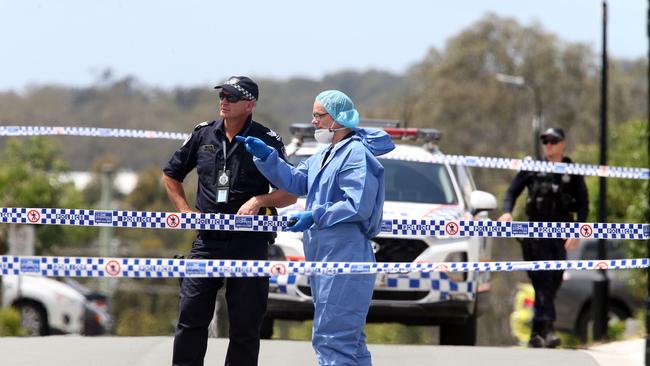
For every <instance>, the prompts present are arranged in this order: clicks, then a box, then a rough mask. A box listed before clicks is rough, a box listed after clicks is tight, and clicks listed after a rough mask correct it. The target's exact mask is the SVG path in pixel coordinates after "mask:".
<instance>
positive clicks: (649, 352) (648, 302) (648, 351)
mask: <svg viewBox="0 0 650 366" xmlns="http://www.w3.org/2000/svg"><path fill="white" fill-rule="evenodd" d="M646 27H647V29H646V32H647V34H646V35H647V36H648V59H647V60H646V62H647V65H648V70H647V74H648V75H647V76H648V84H647V88H648V89H647V91H646V93H647V98H648V105H647V108H648V115H647V118H648V123H647V124H646V133H647V137H648V141H647V142H648V166H650V0H648V12H647V14H646ZM647 193H648V196H649V197H650V185H648V192H647ZM645 215H646V216H645V217H646V222H650V209H648V210H646V213H645ZM646 253H647V256H648V258H650V239H649V240H648V241H647V242H646ZM646 273H647V278H646V298H645V329H646V331H645V365H646V366H650V271H647V270H646Z"/></svg>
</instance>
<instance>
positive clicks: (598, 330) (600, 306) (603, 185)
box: [593, 0, 609, 340]
mask: <svg viewBox="0 0 650 366" xmlns="http://www.w3.org/2000/svg"><path fill="white" fill-rule="evenodd" d="M602 57H603V58H602V70H601V71H602V73H601V79H600V80H601V81H600V82H601V88H600V165H607V1H605V0H603V55H602ZM599 183H600V185H599V202H598V221H600V222H607V180H606V179H605V178H604V177H601V178H600V179H599ZM605 244H606V242H605V240H604V239H600V240H598V258H600V259H607V247H606V245H605ZM599 272H600V279H598V280H596V281H594V292H593V304H594V306H593V315H594V333H593V334H594V340H602V339H604V338H606V337H607V320H608V319H607V313H608V302H609V279H608V278H607V272H606V270H604V269H601V270H599Z"/></svg>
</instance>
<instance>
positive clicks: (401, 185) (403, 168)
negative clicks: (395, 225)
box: [289, 155, 458, 205]
mask: <svg viewBox="0 0 650 366" xmlns="http://www.w3.org/2000/svg"><path fill="white" fill-rule="evenodd" d="M307 157H308V156H305V155H301V156H297V155H292V156H289V162H290V163H291V164H293V166H297V165H298V163H300V162H301V161H302V160H304V159H306V158H307ZM380 161H381V164H382V165H383V166H384V185H385V188H386V201H397V202H413V203H428V204H431V203H435V204H447V205H452V204H458V199H457V197H456V194H455V192H454V189H453V185H452V183H451V179H450V177H449V173H448V172H447V169H445V167H444V165H441V164H432V163H422V162H417V161H405V160H394V159H380Z"/></svg>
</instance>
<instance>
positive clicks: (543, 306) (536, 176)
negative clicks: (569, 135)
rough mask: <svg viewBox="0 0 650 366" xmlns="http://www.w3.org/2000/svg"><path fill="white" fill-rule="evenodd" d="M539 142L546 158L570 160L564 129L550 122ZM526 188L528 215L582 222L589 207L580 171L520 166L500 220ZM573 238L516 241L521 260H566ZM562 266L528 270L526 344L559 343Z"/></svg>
mask: <svg viewBox="0 0 650 366" xmlns="http://www.w3.org/2000/svg"><path fill="white" fill-rule="evenodd" d="M540 138H541V140H542V143H543V144H544V156H545V160H546V161H550V162H556V163H559V162H564V163H571V159H569V158H568V157H565V156H564V147H565V141H564V131H563V130H562V129H560V128H549V129H548V130H546V131H544V133H542V135H541V136H540ZM524 188H527V189H528V199H527V200H526V215H527V216H528V220H529V221H552V222H573V221H575V219H576V218H575V217H574V214H577V221H578V222H585V221H586V220H587V214H588V212H589V202H588V195H587V186H586V185H585V180H584V178H583V177H582V176H578V175H568V174H552V173H540V172H528V171H520V172H519V173H517V175H516V176H515V178H514V180H513V181H512V183H511V184H510V187H509V188H508V191H507V192H506V196H505V199H504V201H503V211H504V214H503V215H502V216H501V217H500V218H499V221H512V214H511V212H512V210H513V208H514V206H515V201H516V200H517V197H519V195H520V194H521V192H522V191H523V189H524ZM577 245H578V239H577V238H570V239H532V238H530V239H524V240H522V241H521V247H522V253H523V258H524V260H526V261H540V260H565V259H566V250H567V249H569V250H572V249H575V248H576V247H577ZM562 272H563V271H528V277H529V278H530V280H531V282H532V284H533V287H534V288H535V307H534V311H535V314H534V316H533V329H532V332H531V336H530V341H529V342H528V346H529V347H535V348H539V347H548V348H554V347H557V346H558V345H560V339H559V338H558V337H557V335H555V332H554V329H553V322H554V321H555V305H554V303H553V302H554V300H555V295H556V294H557V291H558V290H559V288H560V286H561V285H562Z"/></svg>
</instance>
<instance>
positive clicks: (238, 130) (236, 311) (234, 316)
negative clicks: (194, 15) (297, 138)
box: [163, 76, 296, 366]
mask: <svg viewBox="0 0 650 366" xmlns="http://www.w3.org/2000/svg"><path fill="white" fill-rule="evenodd" d="M215 89H221V91H220V93H219V99H220V100H221V103H220V108H219V114H220V117H221V118H222V119H221V120H217V121H209V122H203V123H200V124H199V125H197V126H196V128H195V129H194V132H192V134H191V136H190V137H189V138H188V139H187V140H186V141H185V142H184V143H183V145H182V146H181V147H180V148H179V149H178V150H177V151H176V152H175V153H174V155H173V156H172V157H171V159H170V160H169V162H168V163H167V166H165V168H164V169H163V172H164V174H163V181H164V183H165V186H166V188H167V194H168V195H169V198H170V199H171V200H172V202H173V203H174V205H175V206H176V208H177V210H178V211H179V212H193V211H198V212H206V213H208V212H209V213H225V214H238V215H257V214H259V213H261V212H264V211H265V208H269V207H284V206H287V205H289V204H292V203H295V202H296V197H294V196H291V195H289V194H288V193H286V192H284V191H282V190H274V191H272V192H271V193H269V191H270V184H269V181H268V180H267V179H266V178H265V177H264V175H262V174H261V173H260V172H259V171H258V170H257V168H256V167H255V164H254V163H253V159H252V155H251V154H248V153H247V152H246V150H245V147H244V146H243V144H240V143H238V142H237V140H236V139H235V138H234V137H235V136H236V135H239V136H254V137H257V138H259V139H261V140H262V141H264V142H265V143H267V144H268V145H270V146H272V147H273V148H275V149H276V150H277V151H278V153H279V154H280V156H281V157H282V158H285V152H284V145H283V144H282V140H281V138H280V136H279V135H277V134H276V133H275V132H273V131H271V130H270V129H268V128H266V127H264V126H262V125H261V124H259V123H257V122H255V121H253V119H252V112H253V109H254V108H255V105H256V102H257V99H258V97H259V90H258V86H257V84H256V83H255V82H254V81H253V80H251V79H250V78H248V77H245V76H233V77H231V78H229V79H228V80H227V81H226V82H225V83H223V84H221V85H217V86H216V87H215ZM195 167H196V169H197V173H198V177H199V182H198V190H197V195H196V210H192V209H191V208H190V206H189V204H188V203H187V199H186V197H185V192H184V190H183V185H182V182H183V179H185V176H186V175H187V174H188V173H189V172H190V171H191V170H192V169H194V168H195ZM270 242H272V236H271V234H269V233H257V232H235V231H210V230H206V231H199V232H198V235H197V237H196V239H195V240H194V242H193V243H192V250H191V253H190V255H189V258H194V259H199V258H200V259H216V258H219V259H258V260H265V259H267V253H268V246H269V244H270ZM225 283H226V301H227V304H228V313H229V320H230V332H229V337H230V343H229V345H228V353H227V355H226V362H225V364H226V365H227V366H228V365H231V366H247V365H257V359H258V353H259V346H260V327H261V324H262V319H263V317H264V313H265V312H266V302H267V297H268V289H269V280H268V278H266V277H259V278H229V279H227V280H226V281H225ZM223 284H224V279H223V278H184V279H183V280H182V281H181V289H180V314H179V319H178V325H177V327H176V335H175V338H174V350H173V361H172V362H173V365H174V366H181V365H182V366H189V365H196V366H198V365H203V359H204V356H205V352H206V348H207V342H208V326H209V324H210V321H211V319H212V316H213V313H214V308H215V302H216V297H217V291H219V289H220V288H221V287H222V286H223Z"/></svg>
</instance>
